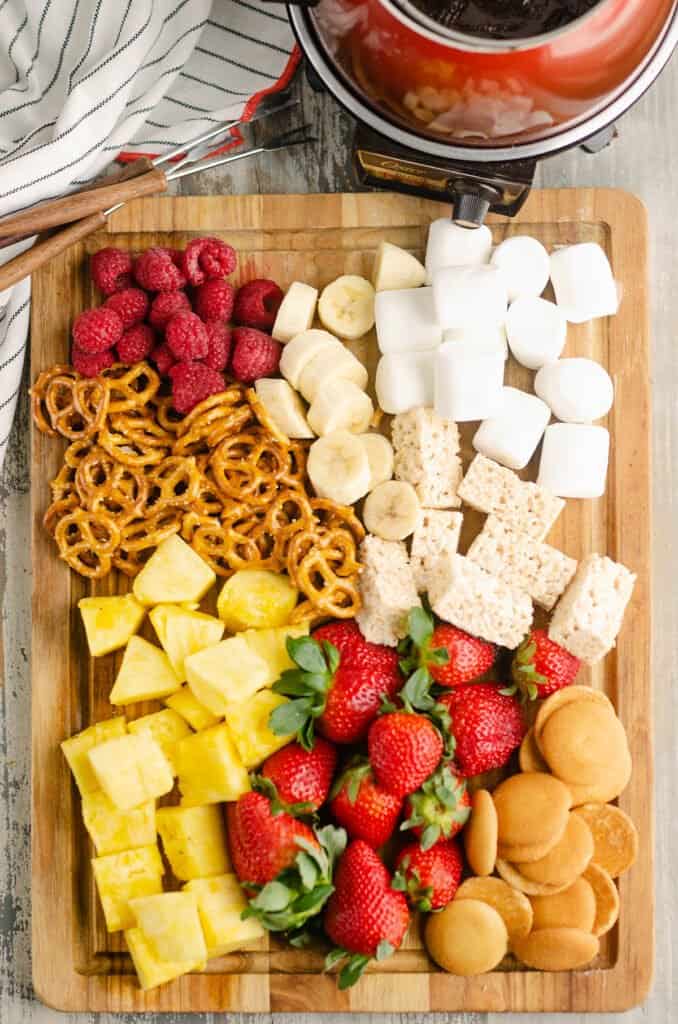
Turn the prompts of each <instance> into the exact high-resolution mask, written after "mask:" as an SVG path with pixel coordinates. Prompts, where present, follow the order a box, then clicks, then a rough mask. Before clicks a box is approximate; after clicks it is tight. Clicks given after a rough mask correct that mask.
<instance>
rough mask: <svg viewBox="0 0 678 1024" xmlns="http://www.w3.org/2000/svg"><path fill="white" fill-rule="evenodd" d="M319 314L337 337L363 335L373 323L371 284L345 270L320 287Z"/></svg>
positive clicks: (360, 336)
mask: <svg viewBox="0 0 678 1024" xmlns="http://www.w3.org/2000/svg"><path fill="white" fill-rule="evenodd" d="M318 316H319V317H320V320H321V323H322V324H323V327H326V328H327V329H328V331H333V332H334V333H335V334H338V335H339V337H340V338H347V339H349V340H350V341H355V340H356V339H357V338H362V336H363V334H367V332H368V331H369V330H371V328H372V327H374V288H373V287H372V285H371V284H370V282H369V281H366V280H365V278H364V277H358V276H357V275H356V274H344V276H343V277H338V278H337V279H336V281H333V282H332V284H328V285H327V287H326V288H323V290H322V292H321V294H320V301H319V302H318Z"/></svg>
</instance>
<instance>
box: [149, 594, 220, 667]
mask: <svg viewBox="0 0 678 1024" xmlns="http://www.w3.org/2000/svg"><path fill="white" fill-rule="evenodd" d="M149 618H150V620H151V622H152V623H153V629H154V630H155V631H156V633H157V634H158V640H159V641H160V643H161V644H162V646H163V648H164V649H165V651H166V653H167V657H168V658H169V660H170V663H171V665H172V668H173V669H174V671H175V673H176V675H177V678H178V679H181V681H182V683H183V682H184V681H185V679H186V671H185V669H184V660H185V659H186V658H187V657H188V656H189V654H196V653H197V652H198V651H202V649H203V648H204V647H213V646H214V644H218V643H219V641H220V640H221V638H222V636H223V635H224V624H223V622H222V621H221V619H215V618H214V616H213V615H203V614H202V612H194V611H187V610H186V609H185V608H180V607H179V606H178V605H175V604H159V605H158V606H157V607H156V608H154V609H153V611H152V612H151V613H150V615H149Z"/></svg>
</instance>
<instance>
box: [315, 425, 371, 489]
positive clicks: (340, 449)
mask: <svg viewBox="0 0 678 1024" xmlns="http://www.w3.org/2000/svg"><path fill="white" fill-rule="evenodd" d="M306 468H307V471H308V475H309V479H310V481H311V483H312V484H313V488H314V490H315V492H316V494H317V495H318V497H320V498H329V499H330V501H336V502H337V504H338V505H353V503H354V502H356V501H359V499H360V498H363V497H364V496H365V495H366V494H367V491H368V488H369V486H370V463H369V460H368V458H367V452H366V451H365V448H364V446H363V445H362V444H361V443H360V440H359V438H358V437H356V435H355V434H350V433H349V432H348V431H347V430H337V431H335V432H334V433H333V434H326V435H325V437H319V438H318V440H317V441H314V442H313V444H312V445H311V449H310V451H309V453H308V463H307V466H306Z"/></svg>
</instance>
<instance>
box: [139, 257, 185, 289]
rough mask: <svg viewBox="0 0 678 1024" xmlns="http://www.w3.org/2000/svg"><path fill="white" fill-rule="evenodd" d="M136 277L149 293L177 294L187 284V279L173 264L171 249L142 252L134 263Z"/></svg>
mask: <svg viewBox="0 0 678 1024" xmlns="http://www.w3.org/2000/svg"><path fill="white" fill-rule="evenodd" d="M134 276H135V278H136V281H137V284H140V285H141V287H142V288H145V289H146V291H147V292H175V291H176V290H177V288H183V287H184V285H185V284H186V278H185V277H184V275H183V274H182V272H181V271H180V270H179V268H178V267H177V266H176V265H175V264H174V263H173V262H172V255H171V253H170V250H169V249H158V248H155V249H147V250H146V252H142V254H141V256H138V257H137V259H136V261H135V263H134Z"/></svg>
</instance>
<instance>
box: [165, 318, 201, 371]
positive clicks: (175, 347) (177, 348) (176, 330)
mask: <svg viewBox="0 0 678 1024" xmlns="http://www.w3.org/2000/svg"><path fill="white" fill-rule="evenodd" d="M165 341H166V342H167V344H168V346H169V348H170V351H171V352H172V355H174V356H176V358H177V359H181V360H187V359H203V358H204V357H205V356H206V355H207V331H206V330H205V325H204V323H203V322H202V320H201V319H200V317H199V316H197V315H196V314H195V313H177V315H176V316H173V317H172V319H171V320H170V321H169V323H168V324H167V327H166V328H165Z"/></svg>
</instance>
